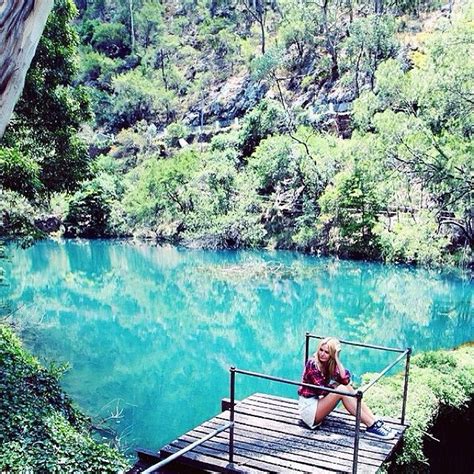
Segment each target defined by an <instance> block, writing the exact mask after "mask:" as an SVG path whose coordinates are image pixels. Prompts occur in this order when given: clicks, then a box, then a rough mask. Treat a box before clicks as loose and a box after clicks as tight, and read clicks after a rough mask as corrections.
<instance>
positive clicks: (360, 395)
mask: <svg viewBox="0 0 474 474" xmlns="http://www.w3.org/2000/svg"><path fill="white" fill-rule="evenodd" d="M311 338H315V339H324V338H323V337H321V336H316V335H314V334H310V333H308V332H307V333H306V348H305V364H306V362H307V360H308V357H309V339H311ZM340 342H341V343H343V344H348V345H352V346H358V347H366V348H369V349H378V350H385V351H391V352H400V353H401V355H400V356H399V357H398V358H397V359H396V360H395V361H393V362H392V363H391V364H389V365H388V366H387V367H386V368H385V369H384V370H382V372H380V373H379V374H377V376H376V377H375V378H374V379H373V380H371V381H370V383H369V384H367V385H366V386H365V387H363V388H362V389H359V390H357V391H355V392H352V393H351V392H345V391H342V390H337V389H334V388H330V387H323V386H320V385H312V384H308V383H302V382H301V381H295V380H289V379H284V378H281V377H274V376H272V375H267V374H261V373H258V372H251V371H248V370H242V369H237V368H236V367H231V368H230V410H229V423H230V424H231V426H230V430H229V463H230V464H233V462H234V428H235V424H234V423H235V376H236V374H242V375H247V376H250V377H257V378H261V379H265V380H271V381H273V382H280V383H285V384H288V385H297V386H299V387H308V388H313V389H319V390H323V391H325V392H328V393H337V394H339V395H344V396H346V397H353V398H355V399H356V400H357V406H356V415H355V418H356V423H355V438H354V455H353V461H352V472H353V474H356V473H357V463H358V456H359V440H360V423H361V410H362V398H363V396H364V393H365V392H366V391H367V390H368V389H369V388H370V387H372V386H373V385H374V384H375V383H376V382H377V381H378V380H379V379H380V378H381V377H383V376H384V375H385V374H386V373H387V372H388V371H389V370H390V369H391V368H392V367H394V366H395V365H396V364H397V363H398V362H400V360H402V359H403V358H404V357H406V364H405V382H404V388H403V405H402V417H401V422H402V423H404V422H405V409H406V397H407V393H408V372H409V365H410V355H411V348H407V349H394V348H388V347H382V346H375V345H370V344H362V343H357V342H350V341H340Z"/></svg>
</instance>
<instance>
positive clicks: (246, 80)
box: [184, 74, 268, 127]
mask: <svg viewBox="0 0 474 474" xmlns="http://www.w3.org/2000/svg"><path fill="white" fill-rule="evenodd" d="M221 86H222V87H220V88H219V89H217V90H214V91H212V92H211V93H210V94H209V96H207V97H206V102H205V103H198V104H195V105H194V106H192V107H191V108H190V112H189V113H188V114H187V115H186V117H185V119H184V121H185V122H186V123H187V124H189V125H190V126H192V127H197V126H199V125H208V124H210V123H214V122H216V121H218V122H219V124H220V126H223V127H226V126H229V125H230V124H231V123H232V122H233V121H234V120H235V118H240V117H243V116H244V115H245V114H246V113H247V112H248V111H249V110H250V109H252V108H253V107H255V105H257V103H258V102H259V101H260V100H261V99H262V98H263V97H264V96H265V94H266V93H267V91H268V86H267V85H265V84H263V83H256V82H254V81H252V79H251V78H250V76H249V75H248V74H244V75H239V76H234V77H231V78H230V79H229V80H228V81H226V82H224V83H223V84H221Z"/></svg>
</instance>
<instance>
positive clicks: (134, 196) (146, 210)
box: [124, 150, 199, 228]
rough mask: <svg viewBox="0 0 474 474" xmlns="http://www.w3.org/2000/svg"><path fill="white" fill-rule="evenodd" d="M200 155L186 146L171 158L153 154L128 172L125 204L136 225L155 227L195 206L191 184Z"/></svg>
mask: <svg viewBox="0 0 474 474" xmlns="http://www.w3.org/2000/svg"><path fill="white" fill-rule="evenodd" d="M198 166H199V157H198V155H197V154H196V153H195V152H194V151H192V150H184V151H182V152H180V153H178V154H177V155H176V156H174V157H173V158H170V159H162V160H159V159H156V158H154V157H151V158H149V159H147V160H146V161H144V162H143V164H141V165H140V166H138V167H137V168H135V169H134V170H132V171H131V172H130V173H129V174H128V175H127V185H126V193H125V196H124V206H125V209H126V211H127V213H128V215H129V217H130V220H131V224H132V225H133V226H136V225H139V226H142V225H144V226H145V227H148V228H153V227H154V226H156V224H157V223H158V222H159V221H160V220H161V221H162V222H164V223H168V224H169V223H170V222H173V221H176V220H177V219H182V218H183V216H184V215H186V214H187V213H189V211H190V210H191V209H192V206H193V203H192V201H191V199H190V195H189V189H188V185H189V183H190V181H191V179H192V176H193V174H194V172H195V171H196V170H197V169H198Z"/></svg>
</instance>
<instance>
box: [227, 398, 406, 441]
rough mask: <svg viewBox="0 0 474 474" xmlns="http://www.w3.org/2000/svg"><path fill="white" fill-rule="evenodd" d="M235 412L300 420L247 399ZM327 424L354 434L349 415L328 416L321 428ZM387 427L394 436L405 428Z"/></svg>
mask: <svg viewBox="0 0 474 474" xmlns="http://www.w3.org/2000/svg"><path fill="white" fill-rule="evenodd" d="M236 410H237V411H244V410H251V411H255V412H256V413H259V415H257V416H262V417H268V416H270V417H272V418H274V419H279V420H280V421H287V422H289V423H299V420H300V418H299V414H298V412H297V411H295V410H292V411H291V412H290V411H287V412H285V411H283V410H280V411H278V410H276V409H273V408H271V407H270V408H269V407H267V406H265V405H264V404H262V403H258V402H256V401H254V400H247V399H245V400H243V401H242V402H241V403H239V404H238V405H237V406H236ZM328 423H333V424H334V423H336V424H340V425H341V426H342V427H343V429H346V430H347V431H352V433H354V427H355V418H354V417H353V416H352V415H350V414H343V413H340V412H337V413H333V414H330V415H328V416H327V417H326V418H325V420H324V421H323V426H324V425H325V424H328ZM387 425H388V426H390V427H391V428H393V430H394V432H395V433H396V434H399V433H400V432H402V431H403V430H404V428H406V426H404V425H400V424H398V425H395V424H393V423H390V422H387ZM364 431H365V427H364V425H363V429H362V430H361V432H362V433H363V432H364ZM378 441H381V442H390V440H378Z"/></svg>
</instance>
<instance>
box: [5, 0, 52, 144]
mask: <svg viewBox="0 0 474 474" xmlns="http://www.w3.org/2000/svg"><path fill="white" fill-rule="evenodd" d="M52 7H53V0H37V1H36V2H35V1H34V0H27V1H24V2H8V3H7V4H6V5H4V4H2V11H1V15H2V19H1V22H2V28H0V44H1V45H2V50H1V52H0V64H1V65H2V67H1V69H0V139H1V138H2V136H3V133H4V132H5V128H6V126H7V124H8V121H9V120H10V117H11V114H12V112H13V108H14V107H15V104H16V102H17V100H18V98H19V96H20V94H21V91H22V89H23V84H24V81H25V76H26V73H27V71H28V68H29V66H30V63H31V60H32V59H33V56H34V54H35V51H36V47H37V45H38V42H39V40H40V37H41V34H42V33H43V29H44V26H45V24H46V20H47V18H48V15H49V12H50V11H51V9H52Z"/></svg>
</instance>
